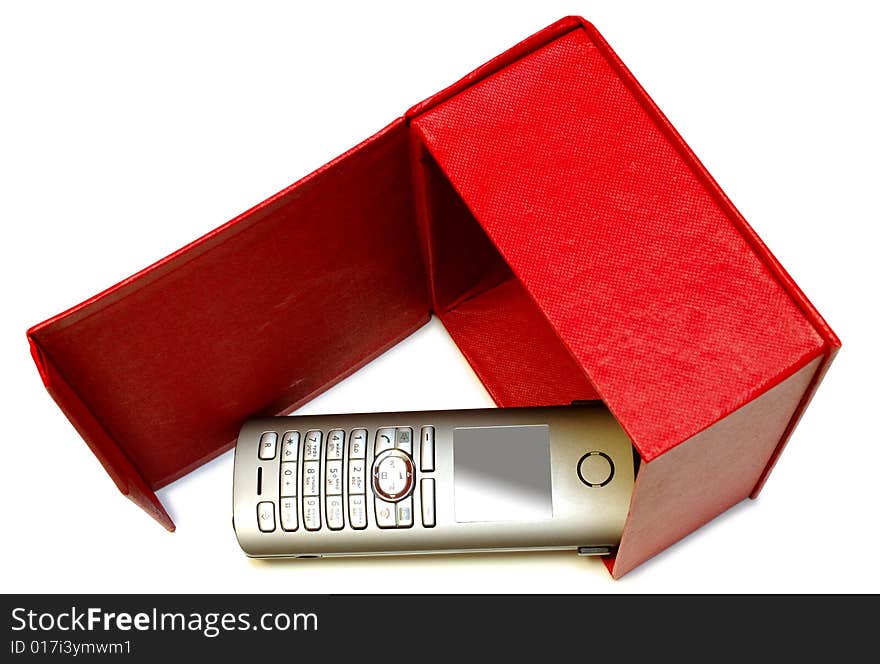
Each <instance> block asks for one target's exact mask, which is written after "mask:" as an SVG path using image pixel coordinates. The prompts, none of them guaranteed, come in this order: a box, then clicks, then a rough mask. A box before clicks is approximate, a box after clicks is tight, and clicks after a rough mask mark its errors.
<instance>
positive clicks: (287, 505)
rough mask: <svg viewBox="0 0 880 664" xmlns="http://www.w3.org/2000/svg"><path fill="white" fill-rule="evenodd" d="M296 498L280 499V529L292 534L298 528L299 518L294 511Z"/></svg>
mask: <svg viewBox="0 0 880 664" xmlns="http://www.w3.org/2000/svg"><path fill="white" fill-rule="evenodd" d="M296 507H297V505H296V498H282V499H281V528H282V530H286V531H287V532H293V531H294V530H296V529H297V528H299V518H298V515H297V509H296Z"/></svg>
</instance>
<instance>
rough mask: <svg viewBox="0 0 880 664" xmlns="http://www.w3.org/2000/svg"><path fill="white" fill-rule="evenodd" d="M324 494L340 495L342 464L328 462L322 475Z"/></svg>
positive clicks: (339, 462)
mask: <svg viewBox="0 0 880 664" xmlns="http://www.w3.org/2000/svg"><path fill="white" fill-rule="evenodd" d="M324 476H325V477H324V480H325V481H324V492H325V493H326V494H327V495H328V496H341V495H342V462H341V461H328V462H327V469H326V472H325V473H324Z"/></svg>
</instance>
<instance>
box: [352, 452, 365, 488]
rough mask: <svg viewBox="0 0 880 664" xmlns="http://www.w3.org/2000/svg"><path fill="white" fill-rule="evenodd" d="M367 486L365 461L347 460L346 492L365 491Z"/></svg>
mask: <svg viewBox="0 0 880 664" xmlns="http://www.w3.org/2000/svg"><path fill="white" fill-rule="evenodd" d="M366 486H367V462H366V461H364V460H363V459H350V460H349V462H348V492H349V493H365V492H366Z"/></svg>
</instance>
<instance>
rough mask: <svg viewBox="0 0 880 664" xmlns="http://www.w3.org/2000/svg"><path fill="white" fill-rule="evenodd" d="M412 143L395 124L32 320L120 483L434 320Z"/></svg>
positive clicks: (185, 465)
mask: <svg viewBox="0 0 880 664" xmlns="http://www.w3.org/2000/svg"><path fill="white" fill-rule="evenodd" d="M407 140H408V139H407V131H406V128H405V126H404V124H403V123H402V122H401V121H398V122H396V123H394V124H393V125H391V126H390V127H389V128H387V129H386V130H384V131H383V132H381V133H380V134H378V135H377V136H376V137H374V138H372V139H370V140H369V141H367V142H366V143H364V144H362V145H360V146H359V147H358V148H356V149H355V150H353V151H352V152H350V153H348V154H347V155H345V156H343V157H341V158H340V159H339V160H337V161H335V162H332V163H331V164H328V165H327V166H325V167H324V168H322V169H321V170H319V171H317V172H316V173H314V174H312V175H310V176H309V177H308V178H306V179H304V180H303V181H301V182H299V183H297V184H296V185H294V186H293V187H291V188H290V189H288V190H286V191H284V192H281V193H280V194H278V195H277V196H275V197H273V198H271V199H269V200H268V201H266V202H265V203H262V204H260V205H259V206H257V207H256V208H254V209H253V210H251V211H249V212H247V213H245V214H244V215H242V216H241V217H239V218H238V219H236V220H233V221H232V222H230V223H229V224H227V225H225V226H223V227H221V228H219V229H217V230H216V231H214V232H213V233H211V234H210V235H208V236H206V237H204V238H202V239H201V240H199V241H197V242H196V243H194V244H192V245H190V246H189V247H187V248H185V249H183V250H181V251H180V252H178V253H176V254H174V255H172V256H170V257H169V258H167V259H165V260H163V261H161V262H159V263H157V264H156V265H154V266H152V267H150V268H148V269H147V270H145V271H144V272H142V273H140V274H138V275H135V276H134V277H132V278H130V279H128V280H126V281H124V282H122V283H121V284H119V285H117V286H115V287H114V288H112V289H110V290H109V291H107V292H105V293H102V294H101V295H99V296H97V297H95V298H92V299H91V300H89V301H88V302H85V303H83V304H82V305H80V306H78V307H76V308H74V309H72V310H71V311H69V312H66V313H65V314H62V315H61V316H59V317H56V318H55V319H52V320H50V321H47V322H46V323H43V324H41V325H38V326H37V327H35V328H34V329H32V330H31V331H30V332H29V337H30V338H31V341H32V343H33V344H34V346H35V347H36V348H37V349H38V351H37V352H36V354H35V357H36V358H43V362H42V363H43V364H44V366H45V367H50V368H51V372H52V374H53V375H52V380H51V381H50V383H51V385H54V390H55V391H56V393H57V390H58V389H59V386H62V385H63V386H64V392H63V393H62V394H65V395H67V398H62V399H59V402H60V403H61V405H62V407H64V408H65V410H66V411H67V414H68V416H69V417H70V418H71V419H72V420H74V423H75V424H77V428H78V429H79V430H80V433H82V434H83V436H84V437H85V438H86V440H87V441H88V442H89V444H90V445H91V447H92V449H93V451H94V452H95V453H96V455H97V456H98V457H99V458H100V459H101V461H102V462H103V463H104V465H105V467H108V470H110V471H111V474H112V475H114V479H117V482H119V481H120V478H121V479H122V481H123V482H131V483H132V484H134V483H137V482H141V483H142V484H144V485H146V486H149V487H151V488H157V487H160V486H162V485H164V484H167V483H168V482H170V481H173V480H174V479H176V478H177V477H180V476H181V475H183V474H185V473H186V472H188V471H189V470H191V469H192V468H194V467H196V466H197V465H199V464H201V463H203V462H204V461H206V460H207V459H209V458H211V457H213V456H214V455H216V454H218V453H219V452H220V451H222V450H223V449H225V448H227V447H228V446H229V445H231V443H232V442H233V441H234V439H235V436H236V435H237V434H238V429H239V428H240V426H241V423H242V421H243V420H244V419H246V418H247V417H249V416H252V415H256V414H259V413H277V412H282V411H285V410H289V409H290V408H291V407H293V406H294V405H296V404H297V403H298V402H302V401H303V400H306V399H308V398H310V397H311V396H312V395H313V394H315V393H316V392H318V391H320V390H322V389H325V388H326V387H327V386H328V385H330V384H332V383H333V382H335V381H336V380H338V379H340V378H341V377H343V376H345V375H347V374H349V373H351V372H352V371H354V370H355V369H356V368H357V367H359V366H360V365H361V364H363V363H364V362H365V361H366V360H368V359H370V358H372V357H373V356H375V355H376V354H377V353H379V352H381V351H382V350H384V349H385V348H386V347H388V346H389V345H390V344H392V343H393V342H395V341H397V340H399V339H400V338H401V337H402V336H405V335H407V334H409V333H410V332H411V331H412V330H413V329H414V328H416V327H417V326H419V325H421V324H422V323H424V322H426V321H427V319H428V315H429V306H430V305H429V301H428V295H427V291H426V288H425V279H424V268H423V266H422V263H421V259H420V251H419V246H418V236H417V230H416V224H415V222H414V219H413V212H412V210H413V203H412V197H411V187H410V172H409V159H408V152H407V146H408V142H407ZM340 191H344V192H346V195H344V196H340V195H339V192H340ZM46 375H47V371H44V376H46ZM73 395H75V396H76V399H75V400H74V399H72V398H71V397H72V396H73ZM56 398H57V397H56ZM81 414H82V416H80V415H81Z"/></svg>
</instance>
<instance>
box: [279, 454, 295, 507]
mask: <svg viewBox="0 0 880 664" xmlns="http://www.w3.org/2000/svg"><path fill="white" fill-rule="evenodd" d="M295 495H296V461H285V462H283V463H282V464H281V497H282V498H286V497H288V496H295Z"/></svg>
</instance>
